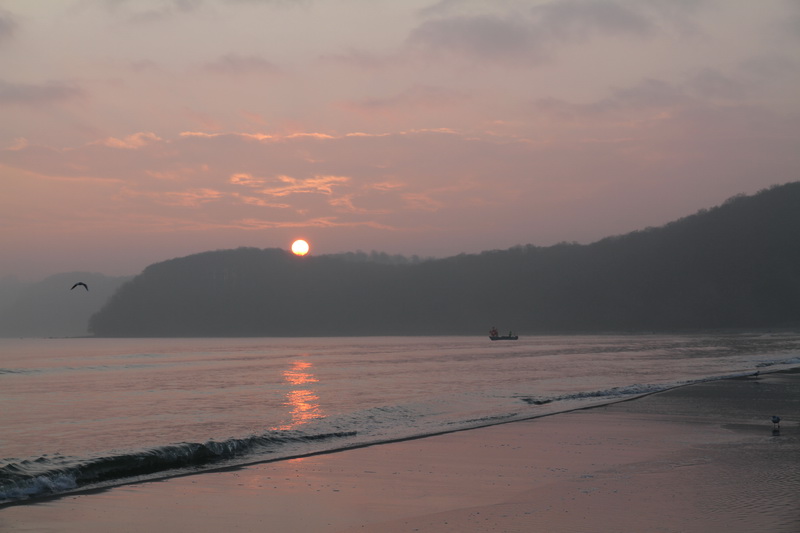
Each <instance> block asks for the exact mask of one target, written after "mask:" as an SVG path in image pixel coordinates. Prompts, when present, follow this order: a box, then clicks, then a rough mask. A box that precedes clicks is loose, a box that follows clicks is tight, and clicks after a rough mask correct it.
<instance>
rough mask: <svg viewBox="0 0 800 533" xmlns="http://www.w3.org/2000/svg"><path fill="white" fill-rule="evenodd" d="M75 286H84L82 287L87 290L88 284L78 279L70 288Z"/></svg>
mask: <svg viewBox="0 0 800 533" xmlns="http://www.w3.org/2000/svg"><path fill="white" fill-rule="evenodd" d="M75 287H83V288H84V289H86V290H87V291H88V290H89V286H88V285H86V284H85V283H84V282H82V281H79V282H78V283H76V284H75V285H73V286H72V289H74V288H75ZM72 289H70V290H72Z"/></svg>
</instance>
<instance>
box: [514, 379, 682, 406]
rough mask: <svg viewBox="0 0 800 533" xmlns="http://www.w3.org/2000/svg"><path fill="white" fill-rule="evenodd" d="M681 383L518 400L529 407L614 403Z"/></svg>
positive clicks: (640, 385)
mask: <svg viewBox="0 0 800 533" xmlns="http://www.w3.org/2000/svg"><path fill="white" fill-rule="evenodd" d="M680 385H683V383H670V384H640V383H637V384H634V385H628V386H625V387H612V388H610V389H603V390H596V391H581V392H574V393H569V394H561V395H558V396H553V397H536V396H526V397H522V398H520V400H522V401H523V402H525V403H528V404H531V405H546V404H550V403H553V402H565V401H570V400H592V399H607V400H609V401H614V400H618V399H624V398H628V397H634V396H643V395H645V394H653V393H656V392H661V391H665V390H667V389H671V388H674V387H677V386H680Z"/></svg>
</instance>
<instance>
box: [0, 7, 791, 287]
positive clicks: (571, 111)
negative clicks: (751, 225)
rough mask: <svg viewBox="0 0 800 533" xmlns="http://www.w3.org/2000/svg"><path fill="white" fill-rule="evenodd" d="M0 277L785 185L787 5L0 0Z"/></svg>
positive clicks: (426, 247)
mask: <svg viewBox="0 0 800 533" xmlns="http://www.w3.org/2000/svg"><path fill="white" fill-rule="evenodd" d="M0 117H1V118H2V120H0V277H2V276H5V275H10V274H12V275H16V276H19V277H21V278H23V279H25V278H31V277H33V278H37V277H42V276H44V275H47V274H51V273H55V272H63V271H71V270H88V271H92V272H102V273H105V274H113V275H116V274H135V273H138V272H140V271H141V270H142V268H144V267H145V266H147V265H148V264H150V263H153V262H156V261H161V260H165V259H169V258H172V257H177V256H183V255H187V254H190V253H195V252H201V251H206V250H215V249H224V248H236V247H239V246H255V247H259V248H271V247H281V248H288V247H289V245H290V243H291V241H292V240H293V239H295V238H299V237H302V238H306V239H307V240H308V241H309V242H310V243H311V247H312V253H316V254H320V253H335V252H346V251H356V250H364V251H370V250H378V251H385V252H388V253H392V254H394V253H402V254H405V255H412V254H417V255H420V256H438V257H442V256H449V255H455V254H458V253H461V252H469V253H472V252H480V251H483V250H489V249H503V248H508V247H510V246H513V245H516V244H529V243H530V244H536V245H550V244H554V243H557V242H560V241H578V242H582V243H587V242H592V241H594V240H597V239H600V238H602V237H605V236H609V235H616V234H621V233H626V232H629V231H632V230H636V229H642V228H645V227H647V226H658V225H661V224H664V223H666V222H668V221H670V220H674V219H677V218H680V217H682V216H686V215H689V214H692V213H694V212H696V211H697V210H698V209H701V208H705V207H711V206H714V205H718V204H720V203H722V202H723V201H724V200H726V199H727V198H729V197H731V196H733V195H735V194H739V193H746V194H752V193H755V192H757V191H758V190H760V189H763V188H765V187H768V186H770V185H773V184H779V183H786V182H789V181H796V180H799V179H800V2H798V1H797V0H759V1H753V0H551V1H544V0H539V1H536V0H528V1H522V0H484V1H477V0H440V1H437V0H402V1H401V0H49V1H45V0H42V1H30V0H0Z"/></svg>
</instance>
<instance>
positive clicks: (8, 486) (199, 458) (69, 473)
mask: <svg viewBox="0 0 800 533" xmlns="http://www.w3.org/2000/svg"><path fill="white" fill-rule="evenodd" d="M354 435H356V432H355V431H349V432H339V433H326V434H316V435H304V434H302V433H299V432H275V433H270V434H268V435H258V436H255V435H254V436H251V437H246V438H242V439H228V440H225V441H208V442H205V443H195V442H187V443H180V444H174V445H169V446H161V447H157V448H152V449H148V450H142V451H138V452H130V453H122V454H118V455H108V456H101V457H94V458H89V459H80V458H75V457H67V456H61V455H53V456H43V457H39V458H37V459H32V460H22V461H15V460H13V459H12V460H10V461H5V464H4V465H3V466H2V467H0V502H9V501H14V500H20V499H25V498H30V497H33V496H42V495H48V494H59V493H63V492H68V491H72V490H77V489H83V488H91V487H96V486H104V485H105V484H114V483H120V482H124V481H125V480H133V479H139V478H147V477H148V476H150V477H154V475H157V474H160V475H167V474H168V473H170V472H177V471H186V470H191V469H200V468H202V467H208V466H210V465H218V464H222V463H225V462H226V461H231V460H233V459H236V458H241V457H243V456H246V455H249V454H253V453H270V452H271V451H272V450H274V449H275V448H276V447H278V446H281V445H285V444H291V443H297V444H308V443H311V442H316V441H326V440H331V439H336V438H343V437H352V436H354Z"/></svg>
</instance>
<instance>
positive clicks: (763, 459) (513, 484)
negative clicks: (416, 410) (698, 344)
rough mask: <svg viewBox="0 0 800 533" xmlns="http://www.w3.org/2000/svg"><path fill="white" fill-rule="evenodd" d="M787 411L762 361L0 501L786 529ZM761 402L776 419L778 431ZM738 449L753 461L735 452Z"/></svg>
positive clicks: (136, 520) (790, 489)
mask: <svg viewBox="0 0 800 533" xmlns="http://www.w3.org/2000/svg"><path fill="white" fill-rule="evenodd" d="M762 411H764V412H763V413H762ZM772 411H775V412H772ZM798 412H800V369H798V368H795V369H790V370H784V371H773V372H763V373H761V374H760V375H759V376H743V377H735V378H725V379H719V380H711V381H702V382H696V383H691V384H686V385H679V386H678V387H674V388H671V389H669V390H666V391H659V392H654V393H647V394H644V395H640V396H637V397H635V398H625V399H621V400H618V401H615V402H612V403H609V404H604V405H602V406H587V407H582V408H578V409H576V410H573V411H569V412H563V413H557V414H548V415H541V416H538V417H534V418H530V419H526V420H514V421H507V422H501V423H497V424H492V425H490V426H484V427H480V428H471V429H461V430H455V431H452V432H447V433H442V434H437V435H435V436H424V437H411V438H406V439H402V440H398V441H392V442H389V443H372V444H364V445H358V446H354V447H353V448H349V449H346V450H337V451H328V452H318V453H314V454H308V455H304V456H298V457H294V458H291V459H280V460H274V461H268V462H263V461H262V462H258V463H255V464H250V465H247V466H236V467H222V468H220V469H216V470H215V471H213V472H203V473H192V474H181V475H179V476H175V477H170V478H165V479H161V480H157V481H147V482H139V483H130V484H125V485H118V486H114V487H108V488H97V489H87V490H86V491H76V492H72V493H69V494H66V495H60V496H51V497H44V498H36V499H34V500H26V501H21V502H13V503H10V504H6V505H4V506H2V507H0V529H2V530H4V531H30V530H37V531H65V532H69V531H105V530H108V529H110V528H112V527H113V528H114V529H119V528H120V526H124V528H125V527H126V528H127V529H125V530H127V531H144V530H148V531H168V530H177V529H188V528H192V529H194V530H196V531H214V530H218V529H219V528H228V529H230V530H236V531H260V530H263V529H264V525H265V523H267V522H268V523H270V524H273V527H274V528H275V530H280V531H309V532H314V531H319V532H344V531H350V530H352V531H356V530H357V531H375V532H377V531H385V532H393V531H397V532H400V531H413V530H415V529H418V530H419V531H465V532H468V531H503V530H507V531H539V530H541V531H581V530H587V531H591V530H592V528H591V527H588V525H587V524H592V527H594V528H595V529H594V530H606V529H609V528H611V529H614V528H616V529H620V528H621V529H620V530H624V531H646V530H652V529H653V528H654V527H655V526H656V525H658V527H659V528H660V529H659V530H661V531H726V532H727V533H730V532H731V531H749V530H752V529H753V528H754V527H756V528H758V529H761V530H770V531H794V530H795V529H796V528H797V527H798V526H799V525H800V510H798V509H800V499H798V496H795V495H796V494H798V493H800V465H798V460H797V457H800V431H799V430H798V420H797V419H796V417H797V413H798ZM773 414H780V415H781V416H782V417H783V421H782V423H781V432H780V434H778V435H773V434H772V424H771V422H770V417H771V416H772V415H773ZM762 415H763V416H762ZM745 456H746V457H749V458H750V459H751V460H752V461H751V462H750V463H746V464H739V462H738V461H737V460H738V459H740V458H742V457H745ZM765 472H770V473H771V476H767V477H765ZM716 480H727V481H728V482H729V485H731V487H728V486H727V485H724V484H723V485H719V483H718V482H717V481H716ZM735 480H738V482H736V481H735ZM742 481H744V483H742ZM743 494H746V495H748V498H749V499H748V498H743V496H742V495H743ZM787 498H789V500H788V501H786V499H787ZM745 501H750V502H751V503H750V504H749V505H750V507H747V506H745V507H747V508H749V509H750V512H747V513H743V512H742V508H743V505H742V504H743V502H745ZM753 502H757V503H758V505H755V504H754V503H753ZM792 505H793V506H792ZM623 510H624V511H625V513H623V515H625V516H620V513H619V512H620V511H623ZM687 510H689V511H691V512H687ZM578 515H581V516H578ZM490 522H491V524H493V525H491V527H490ZM671 524H674V525H671ZM770 524H771V525H770ZM582 527H587V529H581V528H582ZM124 528H123V529H124Z"/></svg>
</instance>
